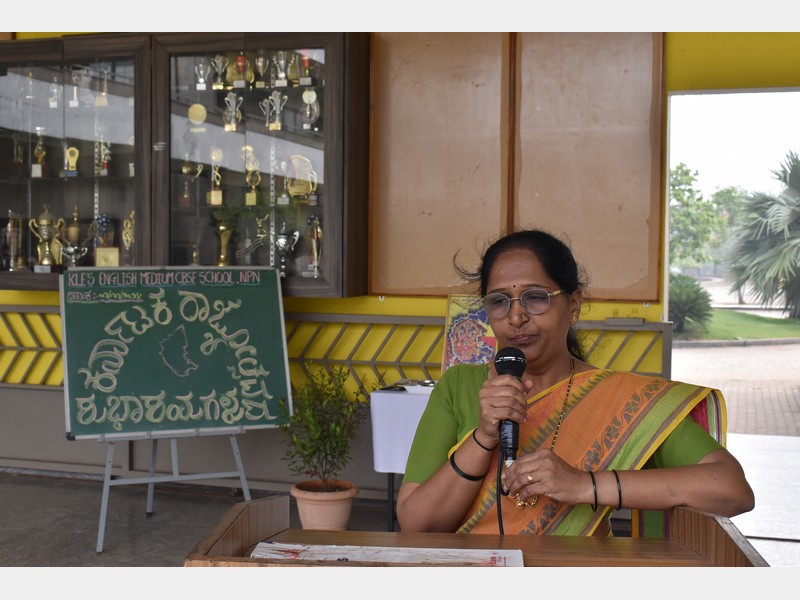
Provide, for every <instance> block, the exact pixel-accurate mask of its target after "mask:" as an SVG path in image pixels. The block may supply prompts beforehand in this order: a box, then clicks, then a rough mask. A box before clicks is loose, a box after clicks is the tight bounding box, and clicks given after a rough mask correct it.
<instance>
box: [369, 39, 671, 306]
mask: <svg viewBox="0 0 800 600" xmlns="http://www.w3.org/2000/svg"><path fill="white" fill-rule="evenodd" d="M661 46H662V36H661V34H654V33H597V34H586V33H526V34H502V33H445V34H441V33H418V34H408V33H402V34H400V33H376V34H374V51H373V64H374V66H373V73H374V75H373V86H374V89H373V94H374V113H373V119H374V120H373V191H372V204H371V236H370V250H371V255H370V260H371V264H370V275H371V284H370V291H371V292H372V293H375V294H399V295H442V294H449V293H458V292H460V291H461V290H462V288H461V287H460V284H461V282H460V281H459V280H458V279H457V276H456V274H455V271H454V270H453V266H452V260H453V258H454V256H456V254H457V255H458V257H457V259H458V261H459V264H461V265H462V266H468V267H472V266H474V265H476V264H477V260H478V256H479V254H480V252H481V251H482V249H483V247H484V246H485V245H486V243H487V242H489V241H491V240H492V239H494V238H495V237H496V236H497V235H499V234H500V233H503V232H505V231H506V230H508V229H511V228H515V227H516V228H520V227H541V228H545V229H547V230H550V231H553V232H554V233H558V234H561V233H563V234H566V236H567V237H568V238H569V240H570V241H571V243H572V245H573V249H574V250H575V253H576V257H577V258H578V260H579V261H580V262H581V263H582V264H583V265H584V266H585V267H586V268H587V270H588V272H589V275H590V283H591V287H590V295H591V296H592V298H594V299H602V300H641V301H652V300H656V299H657V298H658V280H659V276H658V273H659V270H658V266H659V252H660V248H661V240H662V230H663V227H664V220H663V217H662V209H661V189H662V174H661V157H662V139H663V135H662V77H661V73H662V66H661V65H662V56H661V52H662V50H661Z"/></svg>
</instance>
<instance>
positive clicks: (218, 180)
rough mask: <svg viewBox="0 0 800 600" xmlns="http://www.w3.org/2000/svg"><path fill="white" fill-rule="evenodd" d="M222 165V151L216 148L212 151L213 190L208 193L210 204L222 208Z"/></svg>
mask: <svg viewBox="0 0 800 600" xmlns="http://www.w3.org/2000/svg"><path fill="white" fill-rule="evenodd" d="M221 163H222V150H220V149H219V148H214V149H213V150H212V151H211V190H210V191H209V192H208V204H210V205H211V206H222V175H220V172H219V167H220V164H221Z"/></svg>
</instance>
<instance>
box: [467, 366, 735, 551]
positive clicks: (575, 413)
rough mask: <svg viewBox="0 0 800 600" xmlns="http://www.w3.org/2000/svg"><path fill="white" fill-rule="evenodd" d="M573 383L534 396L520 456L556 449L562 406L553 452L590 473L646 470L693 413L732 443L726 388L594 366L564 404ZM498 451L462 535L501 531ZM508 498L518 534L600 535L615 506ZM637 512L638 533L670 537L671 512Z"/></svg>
mask: <svg viewBox="0 0 800 600" xmlns="http://www.w3.org/2000/svg"><path fill="white" fill-rule="evenodd" d="M567 384H568V381H567V380H566V379H565V380H564V381H562V382H560V383H558V384H556V385H555V386H553V387H551V388H549V389H547V390H544V391H543V392H541V393H540V394H538V395H537V396H535V397H533V398H531V399H530V400H529V401H528V420H527V421H526V422H525V423H522V424H520V428H519V439H520V442H519V453H518V456H521V455H523V454H527V453H530V452H534V451H535V450H538V449H540V448H550V446H551V444H552V441H553V436H554V434H555V431H556V429H557V427H558V421H559V416H560V414H561V410H562V406H564V417H563V420H562V423H561V428H560V431H559V433H558V439H557V441H556V444H555V447H554V448H553V451H554V452H555V453H556V454H557V455H558V456H559V457H560V458H561V459H562V460H564V461H565V462H567V463H568V464H570V465H572V466H573V467H575V468H577V469H580V470H582V471H600V470H609V469H616V470H619V471H623V470H636V469H641V468H642V467H643V466H644V464H645V463H646V462H647V460H648V459H649V458H650V457H651V456H652V454H653V452H655V450H656V449H657V448H658V446H659V445H660V444H661V443H662V442H663V441H664V439H666V437H667V436H668V435H669V434H670V432H672V430H673V429H674V428H675V427H676V426H677V425H678V424H679V423H680V422H681V421H682V420H683V419H684V418H685V417H686V416H687V415H691V416H692V418H693V419H694V420H696V421H697V422H698V423H699V424H700V425H701V426H703V427H704V428H705V429H706V431H707V432H709V433H710V434H711V435H712V437H714V438H715V439H716V440H717V441H718V442H720V443H721V444H723V445H724V442H725V441H724V431H725V418H726V417H725V405H724V400H723V399H722V395H721V394H720V393H719V391H718V390H713V389H711V388H707V387H703V386H698V385H693V384H689V383H683V382H679V381H669V380H665V379H662V378H660V377H647V376H642V375H636V374H632V373H627V372H622V371H607V370H602V369H594V370H591V371H586V372H583V373H578V374H576V375H575V376H574V377H573V381H572V387H571V390H570V396H569V398H568V399H567V400H566V405H564V402H565V398H564V396H565V394H566V390H567ZM465 439H466V438H465ZM463 441H464V440H461V442H459V444H458V445H456V446H455V447H454V448H453V449H452V450H451V452H454V451H455V449H456V448H457V447H458V446H459V445H460V444H461V443H463ZM498 453H499V450H497V449H495V450H494V456H493V457H492V461H491V465H492V466H491V467H490V469H489V472H488V473H487V474H486V476H485V477H484V480H483V484H482V486H481V489H480V491H479V493H478V494H477V496H476V499H475V501H474V502H473V504H472V506H471V507H470V509H469V510H468V511H467V515H469V516H468V517H467V519H466V521H465V522H464V524H463V525H462V526H461V527H460V528H459V530H458V531H459V533H494V534H496V533H498V532H499V527H498V516H497V512H498V511H497V506H496V502H497V498H498V494H497V487H496V482H497V469H498ZM500 501H501V502H502V505H501V513H502V521H503V529H504V533H507V534H511V535H525V534H528V535H579V536H587V535H592V533H593V532H594V531H595V529H597V527H598V525H599V524H600V523H601V522H602V521H603V519H604V518H605V517H606V515H607V513H608V512H609V511H610V510H611V508H610V507H608V506H598V507H597V510H592V507H591V506H590V505H588V504H578V505H570V504H565V503H562V502H558V501H556V500H553V499H551V498H548V497H546V496H543V495H540V496H539V498H538V500H537V502H536V504H535V505H534V506H533V507H524V508H518V507H517V503H516V500H515V499H513V498H509V497H508V496H500ZM631 512H632V517H631V520H632V526H633V528H634V531H632V534H633V535H655V536H660V535H663V533H664V527H665V526H666V523H665V521H664V519H663V518H662V517H661V516H660V515H661V514H662V513H663V511H646V513H647V514H646V515H645V516H643V515H642V514H640V513H641V512H642V511H631ZM634 513H636V514H634ZM651 513H652V514H651Z"/></svg>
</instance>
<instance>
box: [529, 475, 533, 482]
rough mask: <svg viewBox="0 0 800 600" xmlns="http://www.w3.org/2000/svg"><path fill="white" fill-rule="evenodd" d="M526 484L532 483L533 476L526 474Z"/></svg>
mask: <svg viewBox="0 0 800 600" xmlns="http://www.w3.org/2000/svg"><path fill="white" fill-rule="evenodd" d="M528 483H533V475H531V474H530V473H528Z"/></svg>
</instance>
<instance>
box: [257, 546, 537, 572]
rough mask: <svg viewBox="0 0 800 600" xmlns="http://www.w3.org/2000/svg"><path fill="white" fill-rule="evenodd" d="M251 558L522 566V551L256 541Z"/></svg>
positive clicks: (299, 560) (300, 560) (298, 560)
mask: <svg viewBox="0 0 800 600" xmlns="http://www.w3.org/2000/svg"><path fill="white" fill-rule="evenodd" d="M250 556H251V557H252V558H266V559H268V560H269V559H272V560H286V561H297V562H302V561H304V560H306V561H315V562H316V561H334V562H337V563H340V564H341V563H343V562H351V561H352V562H359V563H378V564H395V565H397V564H403V565H420V566H422V565H440V566H447V565H449V566H469V567H522V566H523V559H522V550H499V549H498V550H492V549H488V550H483V549H476V548H394V547H388V546H338V545H317V544H284V543H280V542H270V541H265V542H259V543H258V544H257V545H256V547H255V549H254V550H253V552H252V554H250Z"/></svg>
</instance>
